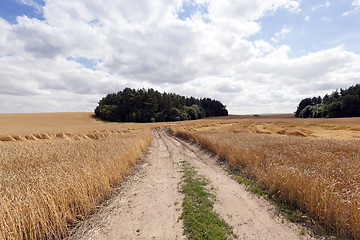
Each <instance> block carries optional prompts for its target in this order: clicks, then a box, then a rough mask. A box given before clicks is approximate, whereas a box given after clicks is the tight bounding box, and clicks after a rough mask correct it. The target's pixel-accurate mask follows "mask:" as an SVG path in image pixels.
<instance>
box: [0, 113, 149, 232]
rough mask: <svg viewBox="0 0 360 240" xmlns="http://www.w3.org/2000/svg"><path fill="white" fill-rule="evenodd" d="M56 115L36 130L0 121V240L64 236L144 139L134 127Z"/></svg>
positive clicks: (142, 130) (124, 169) (106, 191)
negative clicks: (0, 124) (1, 123)
mask: <svg viewBox="0 0 360 240" xmlns="http://www.w3.org/2000/svg"><path fill="white" fill-rule="evenodd" d="M34 115H35V116H33V115H29V116H31V117H32V118H33V119H34V118H35V119H36V118H39V119H40V120H41V121H47V120H44V119H42V117H39V116H37V115H36V114H34ZM50 115H51V114H50ZM55 115H56V117H60V119H58V120H56V117H54V116H52V117H53V119H52V120H51V121H49V123H48V124H47V125H46V123H44V126H43V127H42V128H41V126H38V125H37V124H36V122H34V123H29V122H26V121H25V120H22V121H19V122H20V124H18V128H17V129H16V127H15V126H11V123H10V122H6V121H5V120H4V119H1V117H2V116H0V122H1V121H3V122H6V124H4V125H5V126H6V127H8V128H9V130H8V132H6V127H4V125H2V126H1V128H0V136H1V137H0V140H1V141H0V206H1V207H0V239H58V238H61V237H64V236H65V235H66V234H67V232H68V229H69V227H71V226H72V225H74V224H76V223H77V222H78V221H79V220H81V219H83V218H85V217H86V216H88V215H89V214H91V213H92V212H94V211H95V210H96V208H97V206H98V205H99V204H100V203H101V202H102V201H103V200H105V199H106V198H108V197H109V196H110V194H111V191H112V188H113V187H114V186H117V185H119V184H120V183H121V181H122V179H123V177H124V176H125V175H126V174H127V173H128V171H129V169H130V168H131V167H132V166H134V165H135V164H136V162H137V160H138V159H139V157H140V156H141V155H142V152H143V151H144V150H145V148H146V146H147V145H148V144H149V143H150V140H151V130H150V128H148V127H144V126H143V125H140V124H138V125H136V127H135V128H134V126H135V125H134V124H133V125H131V124H109V123H103V122H98V121H96V120H95V119H91V118H87V117H86V115H88V116H89V114H80V116H79V114H64V115H67V116H64V115H62V114H55ZM9 116H10V115H6V118H10V117H9ZM13 116H14V117H13V118H12V122H13V125H16V123H17V121H16V117H17V116H19V115H13ZM48 116H49V115H48ZM73 118H77V120H75V121H74V122H73V121H71V119H73ZM82 118H83V119H86V120H85V121H84V120H81V119H82ZM66 119H68V121H66ZM81 121H84V124H83V125H81ZM21 122H22V123H21ZM60 125H61V126H60ZM31 126H33V127H31ZM27 128H28V129H27ZM38 128H39V129H38ZM77 128H78V130H77ZM66 129H67V130H66ZM39 130H40V131H39ZM64 130H66V131H64ZM35 131H39V132H35Z"/></svg>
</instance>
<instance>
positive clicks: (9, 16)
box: [0, 0, 45, 23]
mask: <svg viewBox="0 0 360 240" xmlns="http://www.w3.org/2000/svg"><path fill="white" fill-rule="evenodd" d="M28 2H32V3H33V4H37V5H38V6H39V7H41V6H44V4H45V3H44V1H42V0H33V1H28ZM24 15H26V16H28V17H29V18H37V19H39V20H44V18H43V14H42V12H41V10H40V9H38V8H37V7H35V6H31V5H28V4H24V3H22V2H21V0H1V1H0V17H2V18H3V19H5V20H6V21H8V22H9V23H16V17H17V16H24Z"/></svg>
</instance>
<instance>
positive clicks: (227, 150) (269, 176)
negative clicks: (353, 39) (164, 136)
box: [168, 120, 360, 239]
mask: <svg viewBox="0 0 360 240" xmlns="http://www.w3.org/2000/svg"><path fill="white" fill-rule="evenodd" d="M260 124H264V123H260ZM277 124H278V125H279V123H277ZM221 125H222V126H224V121H223V120H222V123H221V124H219V125H218V126H221ZM240 125H241V128H240V127H239V126H240ZM275 125H276V124H275ZM288 125H289V124H288ZM295 125H296V126H298V125H299V124H297V123H295ZM168 127H169V128H170V129H171V131H172V132H173V134H175V135H177V136H180V137H183V138H187V139H190V140H192V141H194V142H196V143H198V144H200V145H201V146H203V147H205V148H207V149H209V150H211V151H213V152H214V153H216V154H217V155H218V156H219V158H220V159H222V160H225V161H226V162H227V163H229V164H230V165H231V166H233V167H236V168H238V169H240V170H241V171H243V172H244V174H246V175H247V176H248V177H250V178H252V179H255V180H257V181H258V182H259V183H260V184H261V185H262V186H263V187H264V188H266V189H267V190H268V191H269V193H270V194H276V195H277V197H279V198H280V199H281V200H282V201H284V202H286V203H288V204H292V205H296V206H297V207H299V208H301V209H302V210H303V211H305V212H307V214H308V215H309V216H311V217H312V218H313V219H317V220H318V221H320V222H321V223H324V224H326V225H327V226H329V227H331V228H332V229H335V230H336V231H337V232H338V233H339V234H341V235H343V236H346V237H351V238H354V239H360V141H359V140H356V139H348V140H334V139H323V138H320V139H319V138H311V137H304V136H310V135H311V134H309V132H310V131H308V129H301V128H298V130H296V129H295V130H294V129H293V130H291V131H292V132H291V133H290V134H288V135H295V136H284V135H283V134H284V133H285V130H284V132H280V133H276V131H279V130H277V129H276V128H275V129H274V130H273V131H274V134H263V132H262V131H252V130H251V129H250V130H247V129H249V128H254V127H256V124H254V122H246V123H245V122H242V123H239V122H236V123H233V125H232V126H231V127H227V126H224V127H217V128H216V127H214V126H213V127H212V129H209V122H206V121H203V122H201V121H199V122H197V125H192V124H190V123H183V124H179V125H177V126H174V125H172V126H171V125H169V126H168ZM312 127H314V126H312ZM236 128H238V129H237V130H236ZM341 128H342V129H343V128H344V127H341ZM335 129H336V128H335ZM335 129H334V130H335ZM349 130H350V131H351V130H353V129H350V128H349ZM296 131H298V132H296Z"/></svg>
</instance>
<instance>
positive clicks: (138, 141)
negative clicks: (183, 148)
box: [0, 113, 360, 239]
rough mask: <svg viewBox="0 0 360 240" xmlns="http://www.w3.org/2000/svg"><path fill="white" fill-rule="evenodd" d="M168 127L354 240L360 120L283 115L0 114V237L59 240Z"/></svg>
mask: <svg viewBox="0 0 360 240" xmlns="http://www.w3.org/2000/svg"><path fill="white" fill-rule="evenodd" d="M157 127H167V128H169V129H170V131H171V132H172V133H173V134H175V135H177V136H181V137H184V138H187V139H190V140H192V141H194V142H195V143H198V144H200V145H201V146H203V147H204V148H207V149H209V150H211V151H212V152H214V153H215V154H217V155H218V156H219V158H220V159H222V160H224V161H226V162H227V163H228V164H229V165H231V166H232V167H234V168H236V169H237V170H239V171H241V172H242V173H243V174H245V175H246V176H248V177H249V178H252V179H254V180H256V181H257V182H259V183H260V184H261V185H262V186H263V187H264V188H265V189H267V190H268V191H269V193H270V194H272V195H273V196H274V197H276V198H279V199H280V200H281V201H283V202H286V203H288V204H290V205H294V206H297V207H299V208H301V209H302V210H303V211H305V212H307V213H308V215H309V216H310V217H312V218H314V219H316V220H318V221H319V222H321V223H324V224H326V225H327V226H329V227H330V228H332V229H335V230H336V231H337V232H339V233H340V234H342V235H343V236H347V237H351V238H354V239H357V238H360V205H359V203H360V175H359V172H360V118H345V119H297V118H294V117H293V115H292V114H279V115H260V116H253V115H247V116H236V115H230V116H228V117H219V118H208V119H202V120H196V121H186V122H171V123H156V124H141V123H109V122H102V121H99V120H97V119H95V118H93V117H92V113H44V114H0V203H1V207H0V216H1V218H0V226H3V227H2V228H1V229H0V239H34V238H61V237H64V236H66V235H67V233H68V230H69V228H71V226H74V225H75V224H76V223H77V222H78V221H80V220H82V219H84V218H86V217H87V216H88V215H89V214H91V213H93V212H95V211H96V209H97V206H98V205H99V204H100V203H101V202H103V201H104V200H105V199H107V198H109V196H110V195H111V191H112V188H113V187H116V186H118V185H119V184H120V183H121V181H122V179H123V177H124V176H126V174H127V173H128V172H129V170H130V168H131V167H133V166H134V165H135V164H136V162H137V160H138V159H139V158H140V157H141V156H142V154H143V152H144V151H145V149H146V148H147V146H148V145H149V144H150V142H151V130H152V129H153V128H157Z"/></svg>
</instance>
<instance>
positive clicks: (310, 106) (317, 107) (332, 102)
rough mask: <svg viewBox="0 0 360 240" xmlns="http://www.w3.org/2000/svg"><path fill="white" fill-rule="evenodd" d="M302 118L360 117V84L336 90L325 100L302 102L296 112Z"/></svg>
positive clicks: (308, 99)
mask: <svg viewBox="0 0 360 240" xmlns="http://www.w3.org/2000/svg"><path fill="white" fill-rule="evenodd" d="M295 116H296V117H300V118H325V117H326V118H337V117H360V84H356V85H355V86H351V87H349V88H348V89H345V90H343V89H340V91H338V90H336V91H334V92H333V93H331V94H330V95H328V94H326V95H325V96H324V97H323V98H321V97H320V96H319V97H313V98H305V99H303V100H301V102H300V103H299V106H298V107H297V110H296V112H295Z"/></svg>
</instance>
